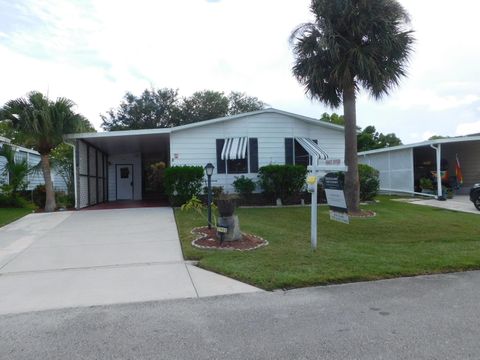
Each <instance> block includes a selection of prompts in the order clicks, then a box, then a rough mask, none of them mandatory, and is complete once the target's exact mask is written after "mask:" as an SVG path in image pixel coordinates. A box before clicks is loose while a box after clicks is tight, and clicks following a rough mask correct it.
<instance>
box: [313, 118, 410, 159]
mask: <svg viewBox="0 0 480 360" xmlns="http://www.w3.org/2000/svg"><path fill="white" fill-rule="evenodd" d="M320 120H322V121H326V122H329V123H332V124H336V125H340V126H344V125H345V118H344V116H343V115H338V114H336V113H332V114H329V113H323V114H322V116H321V118H320ZM357 129H358V130H362V128H360V127H358V126H357ZM397 145H402V140H400V138H398V137H397V136H396V135H395V134H394V133H390V134H383V133H379V132H378V131H377V130H376V129H375V126H371V125H370V126H367V127H366V128H365V129H363V130H362V131H361V132H360V134H357V150H358V151H359V152H360V151H367V150H374V149H381V148H384V147H390V146H397Z"/></svg>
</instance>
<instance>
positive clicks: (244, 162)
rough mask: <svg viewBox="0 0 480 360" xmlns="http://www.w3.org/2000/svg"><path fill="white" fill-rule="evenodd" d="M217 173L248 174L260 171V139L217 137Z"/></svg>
mask: <svg viewBox="0 0 480 360" xmlns="http://www.w3.org/2000/svg"><path fill="white" fill-rule="evenodd" d="M216 146H217V166H216V168H217V173H218V174H247V173H248V172H249V170H250V172H251V173H256V172H258V139H257V138H250V139H248V138H246V137H237V138H227V139H217V140H216Z"/></svg>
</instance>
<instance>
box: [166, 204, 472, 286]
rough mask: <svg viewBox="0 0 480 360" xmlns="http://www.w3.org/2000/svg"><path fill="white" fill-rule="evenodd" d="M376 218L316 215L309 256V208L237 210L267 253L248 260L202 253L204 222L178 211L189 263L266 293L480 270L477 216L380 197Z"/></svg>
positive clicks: (245, 228) (246, 255)
mask: <svg viewBox="0 0 480 360" xmlns="http://www.w3.org/2000/svg"><path fill="white" fill-rule="evenodd" d="M379 200H380V203H377V204H374V205H370V206H365V207H364V208H365V209H370V210H374V211H375V212H376V213H377V216H376V217H374V218H367V219H353V220H351V223H350V225H345V224H341V223H336V222H333V221H330V220H329V217H328V210H327V208H326V207H325V206H321V207H320V208H319V212H318V250H317V251H316V252H312V250H311V249H310V235H309V233H310V208H309V207H297V208H295V207H291V208H257V209H238V210H237V214H238V216H239V218H240V225H241V228H242V231H244V232H249V233H253V234H257V235H259V236H261V237H264V238H265V239H267V240H268V241H269V242H270V245H269V246H267V247H265V248H261V249H258V250H254V251H251V252H243V253H242V252H237V251H214V250H199V249H195V248H193V247H192V246H191V244H190V242H191V241H192V240H193V238H194V236H193V235H192V234H191V233H190V230H191V229H192V228H193V227H195V226H203V225H205V223H206V221H205V219H204V218H202V217H201V216H200V215H199V214H197V213H195V212H193V211H189V212H184V211H181V210H175V216H176V220H177V225H178V228H179V233H180V238H181V241H182V246H183V251H184V254H185V257H186V258H187V259H191V260H199V266H200V267H202V268H205V269H209V270H212V271H215V272H217V273H221V274H225V275H227V276H230V277H233V278H236V279H238V280H241V281H244V282H247V283H250V284H253V285H256V286H259V287H261V288H264V289H277V288H294V287H303V286H311V285H318V284H328V283H341V282H349V281H360V280H374V279H382V278H391V277H398V276H410V275H417V274H430V273H439V272H449V271H461V270H468V269H480V216H478V215H474V214H466V213H457V212H452V211H447V210H442V209H436V208H430V207H425V206H419V205H412V204H408V203H401V202H396V201H392V199H391V198H388V197H380V198H379Z"/></svg>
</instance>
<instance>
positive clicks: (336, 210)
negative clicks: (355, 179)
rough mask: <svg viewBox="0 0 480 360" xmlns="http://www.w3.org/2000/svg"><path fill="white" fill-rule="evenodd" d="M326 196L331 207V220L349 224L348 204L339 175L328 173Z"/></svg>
mask: <svg viewBox="0 0 480 360" xmlns="http://www.w3.org/2000/svg"><path fill="white" fill-rule="evenodd" d="M324 181H325V195H326V196H327V203H328V206H330V220H334V221H339V222H342V223H345V224H349V223H350V220H349V218H348V210H347V203H346V202H345V194H344V193H343V182H342V181H341V180H340V178H339V177H338V175H337V174H334V173H328V174H327V175H325V180H324Z"/></svg>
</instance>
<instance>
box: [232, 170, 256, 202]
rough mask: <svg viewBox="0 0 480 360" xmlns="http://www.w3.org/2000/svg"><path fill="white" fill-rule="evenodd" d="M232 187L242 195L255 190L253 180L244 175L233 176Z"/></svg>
mask: <svg viewBox="0 0 480 360" xmlns="http://www.w3.org/2000/svg"><path fill="white" fill-rule="evenodd" d="M233 187H234V188H235V191H236V192H237V193H239V194H240V195H242V196H244V197H245V196H248V195H251V194H252V193H253V192H254V191H255V181H253V180H252V179H250V178H247V177H245V176H243V175H242V176H240V177H237V176H236V177H235V181H234V182H233Z"/></svg>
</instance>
